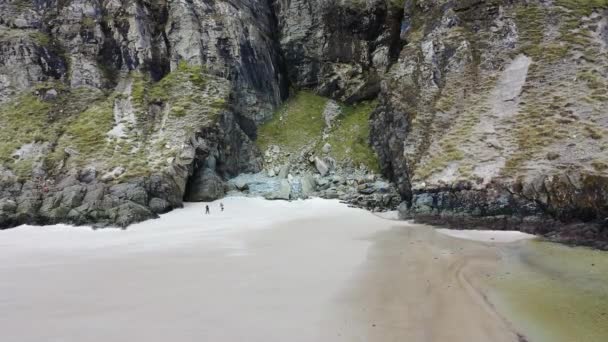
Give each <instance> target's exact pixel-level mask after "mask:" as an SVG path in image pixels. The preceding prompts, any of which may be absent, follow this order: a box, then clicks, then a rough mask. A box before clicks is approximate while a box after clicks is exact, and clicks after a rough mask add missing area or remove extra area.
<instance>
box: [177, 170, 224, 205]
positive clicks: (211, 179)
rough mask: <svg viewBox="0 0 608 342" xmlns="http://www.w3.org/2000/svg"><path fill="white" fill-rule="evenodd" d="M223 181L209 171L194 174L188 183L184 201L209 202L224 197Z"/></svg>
mask: <svg viewBox="0 0 608 342" xmlns="http://www.w3.org/2000/svg"><path fill="white" fill-rule="evenodd" d="M224 189H225V187H224V181H223V180H222V178H220V176H218V175H217V173H215V171H213V170H211V169H203V170H202V171H201V170H199V171H197V172H195V174H194V175H193V176H192V177H191V178H190V181H189V182H188V187H187V189H186V196H185V200H186V201H188V202H210V201H214V200H216V199H218V198H221V197H223V196H224V195H225V190H224Z"/></svg>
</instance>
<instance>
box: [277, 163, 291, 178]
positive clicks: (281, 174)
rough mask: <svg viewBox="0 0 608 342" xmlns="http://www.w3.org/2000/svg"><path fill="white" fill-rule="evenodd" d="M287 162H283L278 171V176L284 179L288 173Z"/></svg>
mask: <svg viewBox="0 0 608 342" xmlns="http://www.w3.org/2000/svg"><path fill="white" fill-rule="evenodd" d="M289 169H290V167H289V164H285V165H283V166H281V170H280V171H279V178H281V179H285V178H287V176H288V175H289Z"/></svg>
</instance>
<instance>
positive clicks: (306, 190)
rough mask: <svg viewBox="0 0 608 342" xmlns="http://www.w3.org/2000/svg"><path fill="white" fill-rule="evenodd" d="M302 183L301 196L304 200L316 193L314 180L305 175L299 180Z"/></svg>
mask: <svg viewBox="0 0 608 342" xmlns="http://www.w3.org/2000/svg"><path fill="white" fill-rule="evenodd" d="M301 183H302V195H303V196H304V197H305V198H306V197H308V196H310V195H311V194H312V193H314V192H315V191H316V188H317V182H316V181H315V178H314V177H313V176H312V175H311V174H310V173H306V174H305V175H304V176H303V177H302V180H301Z"/></svg>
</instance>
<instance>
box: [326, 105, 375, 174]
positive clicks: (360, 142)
mask: <svg viewBox="0 0 608 342" xmlns="http://www.w3.org/2000/svg"><path fill="white" fill-rule="evenodd" d="M377 104H378V103H377V101H370V102H362V103H359V104H357V105H355V106H344V107H343V108H342V115H340V117H338V122H337V123H336V125H335V128H334V129H333V130H332V131H331V133H330V135H329V138H328V139H327V142H328V143H329V144H330V145H331V146H332V151H331V154H332V156H333V157H334V158H336V160H339V161H343V160H347V159H350V160H352V162H353V163H354V164H355V165H356V166H358V165H359V164H363V165H365V166H367V167H368V168H370V169H371V170H374V171H376V172H377V171H379V170H380V166H379V165H378V158H377V157H376V154H375V153H374V151H373V150H372V149H371V147H370V142H369V130H370V128H369V117H370V114H371V113H372V111H373V110H374V108H376V106H377Z"/></svg>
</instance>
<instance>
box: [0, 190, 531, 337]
mask: <svg viewBox="0 0 608 342" xmlns="http://www.w3.org/2000/svg"><path fill="white" fill-rule="evenodd" d="M223 203H224V204H225V206H226V210H225V211H224V212H221V211H220V210H219V202H215V203H211V204H210V206H211V215H204V214H203V210H204V209H203V208H204V204H200V203H199V204H188V205H186V207H185V208H184V209H180V210H176V211H174V212H171V213H169V214H166V215H163V216H162V217H161V218H160V219H158V220H153V221H149V222H144V223H141V224H137V225H134V226H132V227H130V228H129V229H127V230H119V229H104V230H96V231H94V230H92V229H87V228H82V227H78V228H75V227H68V226H48V227H20V228H18V229H12V230H7V231H1V232H0V258H1V259H2V260H3V262H2V265H0V331H2V340H3V341H23V342H25V341H79V342H81V341H104V342H106V341H138V340H141V341H168V340H171V341H193V340H201V341H286V340H289V341H468V342H471V341H480V342H481V341H494V342H499V341H518V336H517V331H516V330H517V329H516V328H515V327H513V326H512V325H511V323H510V321H511V320H510V319H509V318H508V317H505V316H504V315H502V314H501V313H500V312H497V310H496V309H495V307H494V306H493V305H492V304H491V302H490V301H489V300H488V298H487V295H486V294H487V293H488V289H489V288H488V286H489V285H488V284H489V281H488V279H493V278H495V277H496V274H497V272H498V271H497V269H498V265H499V261H500V259H501V256H500V249H499V248H498V247H497V246H500V245H505V244H506V245H512V244H517V242H511V243H510V244H509V243H507V242H509V241H514V240H519V238H523V237H524V236H521V235H517V234H515V235H514V234H506V235H504V234H502V233H501V234H497V235H493V237H492V238H488V236H489V235H488V234H489V233H483V234H482V235H483V238H482V239H478V240H483V241H473V240H467V239H463V238H467V237H468V236H467V235H466V234H464V235H463V233H459V234H460V235H458V237H452V236H448V235H447V234H444V233H442V232H438V231H436V230H434V229H432V228H430V227H426V226H420V225H413V224H410V223H407V222H400V221H393V220H388V219H383V218H381V217H378V216H376V215H374V214H371V213H369V212H366V211H363V210H359V209H353V208H348V207H347V206H345V205H343V204H340V203H338V202H337V201H327V200H320V199H315V200H307V201H296V202H269V201H265V200H261V199H252V198H226V199H224V200H223ZM474 234H475V233H473V235H474ZM452 235H454V234H452ZM514 236H516V237H518V238H514ZM473 237H474V236H473ZM503 238H505V239H506V240H505V241H502V240H501V239H503ZM525 238H527V237H525ZM497 240H498V241H497Z"/></svg>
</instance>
